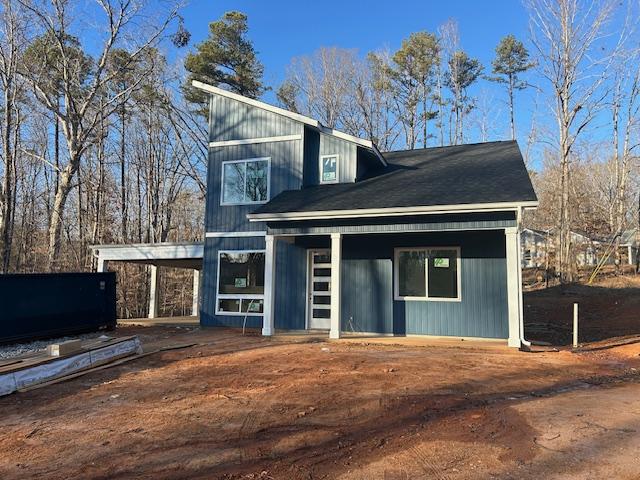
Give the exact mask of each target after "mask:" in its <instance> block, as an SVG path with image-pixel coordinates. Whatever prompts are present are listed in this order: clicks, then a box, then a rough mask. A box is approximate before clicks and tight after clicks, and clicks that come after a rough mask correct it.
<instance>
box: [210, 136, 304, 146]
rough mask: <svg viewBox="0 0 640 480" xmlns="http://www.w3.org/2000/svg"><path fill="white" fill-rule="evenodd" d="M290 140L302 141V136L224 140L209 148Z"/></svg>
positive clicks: (212, 144) (212, 143)
mask: <svg viewBox="0 0 640 480" xmlns="http://www.w3.org/2000/svg"><path fill="white" fill-rule="evenodd" d="M289 140H302V135H299V134H296V135H280V136H278V137H262V138H247V139H242V140H223V141H220V142H209V148H217V147H232V146H235V145H253V144H256V143H271V142H286V141H289Z"/></svg>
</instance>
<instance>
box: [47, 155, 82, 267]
mask: <svg viewBox="0 0 640 480" xmlns="http://www.w3.org/2000/svg"><path fill="white" fill-rule="evenodd" d="M79 164H80V153H79V152H77V151H71V153H70V158H69V163H68V165H67V166H66V168H65V169H64V170H63V171H62V172H61V173H60V180H59V182H58V188H57V189H56V193H55V197H54V199H53V208H52V209H51V220H50V222H49V258H48V268H49V271H56V270H57V269H58V265H57V262H58V260H59V259H58V257H59V255H60V239H61V237H62V222H63V216H64V209H65V207H66V205H67V199H68V198H69V193H70V192H71V188H72V181H73V177H74V176H75V174H76V172H77V171H78V165H79Z"/></svg>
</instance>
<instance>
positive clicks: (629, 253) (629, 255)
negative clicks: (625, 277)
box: [627, 245, 633, 265]
mask: <svg viewBox="0 0 640 480" xmlns="http://www.w3.org/2000/svg"><path fill="white" fill-rule="evenodd" d="M627 260H629V265H633V248H632V247H631V245H629V246H627Z"/></svg>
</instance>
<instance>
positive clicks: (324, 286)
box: [313, 282, 329, 292]
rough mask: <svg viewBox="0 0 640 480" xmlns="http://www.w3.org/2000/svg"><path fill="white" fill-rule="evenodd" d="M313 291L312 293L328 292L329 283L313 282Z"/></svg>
mask: <svg viewBox="0 0 640 480" xmlns="http://www.w3.org/2000/svg"><path fill="white" fill-rule="evenodd" d="M313 291H314V292H328V291H329V282H313Z"/></svg>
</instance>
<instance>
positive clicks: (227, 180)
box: [222, 162, 245, 203]
mask: <svg viewBox="0 0 640 480" xmlns="http://www.w3.org/2000/svg"><path fill="white" fill-rule="evenodd" d="M223 176H224V185H223V186H222V189H223V190H222V201H223V202H224V203H242V202H244V183H245V164H244V163H242V162H240V163H225V164H224V175H223Z"/></svg>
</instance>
